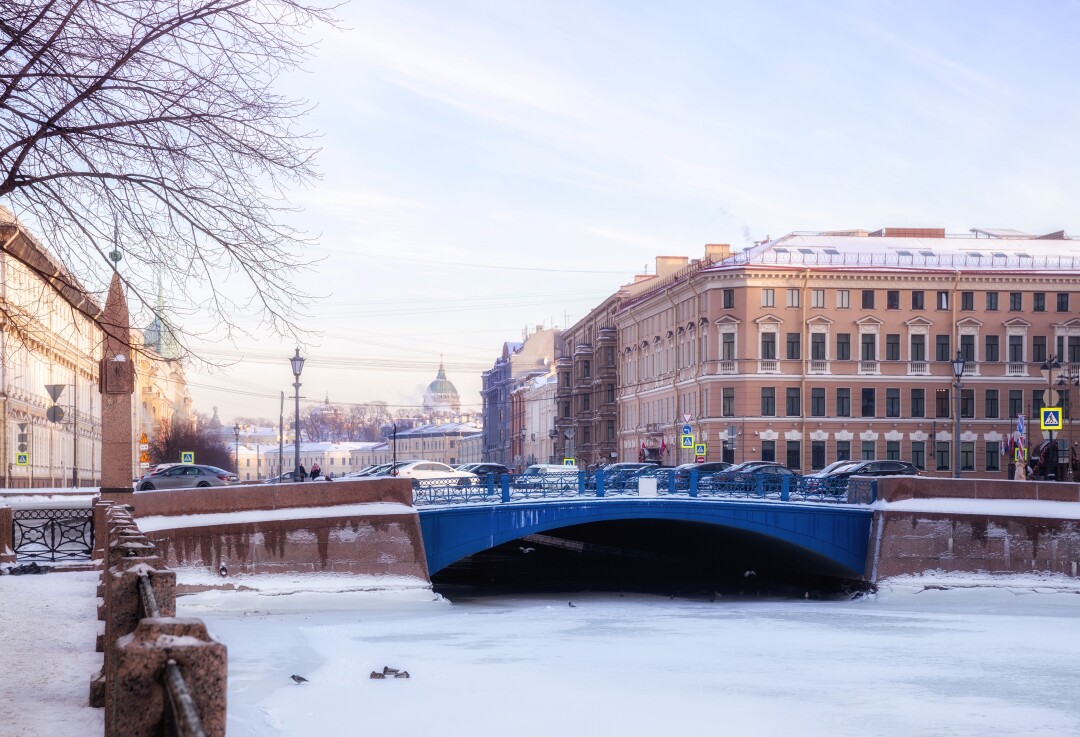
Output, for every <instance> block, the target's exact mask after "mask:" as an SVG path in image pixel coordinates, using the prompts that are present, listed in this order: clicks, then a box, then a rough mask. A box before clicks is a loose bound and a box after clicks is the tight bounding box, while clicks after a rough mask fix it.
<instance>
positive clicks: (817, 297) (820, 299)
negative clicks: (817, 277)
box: [810, 289, 825, 309]
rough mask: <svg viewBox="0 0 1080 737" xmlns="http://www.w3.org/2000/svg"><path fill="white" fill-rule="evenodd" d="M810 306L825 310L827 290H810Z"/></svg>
mask: <svg viewBox="0 0 1080 737" xmlns="http://www.w3.org/2000/svg"><path fill="white" fill-rule="evenodd" d="M810 306H811V307H814V308H817V309H824V308H825V290H824V289H811V290H810Z"/></svg>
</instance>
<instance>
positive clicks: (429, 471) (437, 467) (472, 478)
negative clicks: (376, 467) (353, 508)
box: [384, 461, 477, 488]
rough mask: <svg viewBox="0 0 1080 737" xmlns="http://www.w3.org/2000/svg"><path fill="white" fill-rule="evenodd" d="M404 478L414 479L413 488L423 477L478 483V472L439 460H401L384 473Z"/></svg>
mask: <svg viewBox="0 0 1080 737" xmlns="http://www.w3.org/2000/svg"><path fill="white" fill-rule="evenodd" d="M384 475H389V476H397V477H398V478H403V479H413V488H416V487H418V486H419V484H418V483H417V482H418V481H421V480H423V479H457V480H458V481H459V482H461V483H463V484H470V483H477V481H476V474H475V473H469V472H468V471H458V470H457V469H455V468H452V467H451V466H448V465H446V464H445V463H439V462H438V461H399V462H397V463H396V464H393V465H392V467H391V468H390V469H389V471H388V472H387V473H386V474H384Z"/></svg>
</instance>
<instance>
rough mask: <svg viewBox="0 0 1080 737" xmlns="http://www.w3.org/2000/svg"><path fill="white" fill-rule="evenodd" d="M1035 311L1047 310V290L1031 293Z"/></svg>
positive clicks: (1032, 307)
mask: <svg viewBox="0 0 1080 737" xmlns="http://www.w3.org/2000/svg"><path fill="white" fill-rule="evenodd" d="M1031 299H1032V304H1031V309H1032V311H1033V312H1046V292H1035V293H1034V294H1033V295H1031Z"/></svg>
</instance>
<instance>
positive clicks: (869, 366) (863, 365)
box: [859, 361, 881, 374]
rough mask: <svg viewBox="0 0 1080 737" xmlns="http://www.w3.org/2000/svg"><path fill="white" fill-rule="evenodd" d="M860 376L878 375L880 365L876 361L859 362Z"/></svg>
mask: <svg viewBox="0 0 1080 737" xmlns="http://www.w3.org/2000/svg"><path fill="white" fill-rule="evenodd" d="M859 373H860V374H880V373H881V364H880V363H878V362H877V361H859Z"/></svg>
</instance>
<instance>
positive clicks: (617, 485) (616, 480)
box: [590, 463, 655, 491]
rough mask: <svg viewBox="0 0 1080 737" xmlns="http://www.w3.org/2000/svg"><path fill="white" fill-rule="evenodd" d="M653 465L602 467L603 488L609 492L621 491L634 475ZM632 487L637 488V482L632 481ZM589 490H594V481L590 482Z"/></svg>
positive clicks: (635, 464)
mask: <svg viewBox="0 0 1080 737" xmlns="http://www.w3.org/2000/svg"><path fill="white" fill-rule="evenodd" d="M653 465H655V464H653V463H611V464H609V465H607V466H604V467H603V471H604V488H605V489H607V490H609V491H621V490H623V489H625V488H627V485H628V484H629V483H630V480H631V479H634V475H635V474H637V472H638V471H640V470H641V469H643V468H649V467H650V466H653ZM633 483H634V486H635V487H636V486H637V480H636V479H634V482H633ZM590 488H596V481H595V479H593V480H591V485H590Z"/></svg>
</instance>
